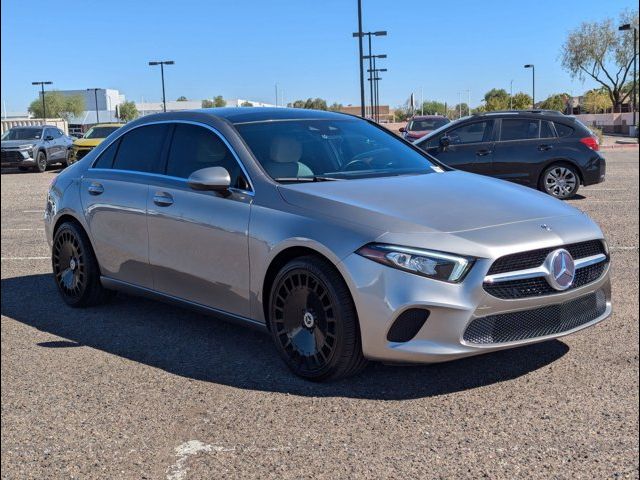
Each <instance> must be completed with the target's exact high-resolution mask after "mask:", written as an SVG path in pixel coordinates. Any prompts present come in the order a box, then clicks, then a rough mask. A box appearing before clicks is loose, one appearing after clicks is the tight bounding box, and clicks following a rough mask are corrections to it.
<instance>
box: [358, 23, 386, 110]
mask: <svg viewBox="0 0 640 480" xmlns="http://www.w3.org/2000/svg"><path fill="white" fill-rule="evenodd" d="M365 35H366V36H367V37H369V38H368V40H369V42H368V43H369V52H368V54H367V55H365V56H362V60H365V59H369V70H368V71H371V70H372V69H373V68H374V65H373V63H372V59H373V57H372V56H371V50H372V46H371V37H372V36H374V37H386V36H387V32H386V31H384V30H380V31H378V32H355V33H354V34H353V36H354V37H359V38H360V39H362V37H364V36H365ZM362 60H361V61H360V64H361V65H362ZM363 85H364V84H363ZM363 98H364V97H363ZM369 100H370V102H369V105H370V108H371V116H372V117H373V104H374V86H373V82H372V81H371V80H369ZM363 101H364V100H363ZM362 111H363V112H365V111H364V110H362ZM365 113H366V112H365Z"/></svg>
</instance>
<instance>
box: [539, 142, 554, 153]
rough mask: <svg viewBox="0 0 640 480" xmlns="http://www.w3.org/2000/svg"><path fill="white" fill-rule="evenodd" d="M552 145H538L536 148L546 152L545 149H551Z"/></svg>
mask: <svg viewBox="0 0 640 480" xmlns="http://www.w3.org/2000/svg"><path fill="white" fill-rule="evenodd" d="M552 148H553V147H552V146H551V145H546V144H545V145H540V146H538V150H540V151H541V152H546V151H547V150H551V149H552Z"/></svg>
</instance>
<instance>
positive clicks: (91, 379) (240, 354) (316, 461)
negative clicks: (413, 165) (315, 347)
mask: <svg viewBox="0 0 640 480" xmlns="http://www.w3.org/2000/svg"><path fill="white" fill-rule="evenodd" d="M606 156H607V158H608V161H609V163H608V171H607V181H606V182H605V183H603V184H600V185H595V186H592V187H588V188H583V189H582V190H581V191H580V194H581V195H580V196H579V197H578V198H576V199H574V200H571V201H570V203H571V204H573V205H575V206H576V207H578V208H580V209H582V210H584V211H585V212H586V213H588V214H589V215H590V216H591V217H593V218H594V219H595V220H596V221H597V222H599V223H600V225H601V226H602V228H603V230H604V231H605V233H606V235H607V237H608V240H609V244H610V246H611V250H612V256H613V299H614V315H613V316H612V317H611V318H610V319H609V320H607V321H606V322H604V323H602V324H600V325H598V326H596V327H594V328H591V329H588V330H586V331H583V332H580V333H578V334H576V335H573V336H570V337H565V338H563V339H562V340H560V341H551V342H547V343H544V344H538V345H534V346H531V347H526V348H521V349H516V350H511V351H507V352H500V353H497V354H490V355H485V356H482V357H477V358H472V359H468V360H462V361H457V362H452V363H448V364H441V365H432V366H415V367H398V366H387V365H381V364H372V365H370V366H369V367H368V368H367V369H366V370H365V372H364V373H363V374H361V375H360V376H358V377H356V378H353V379H349V380H345V381H342V382H339V383H333V384H322V385H316V384H311V383H307V382H304V381H302V380H299V379H297V378H296V377H293V376H292V375H291V374H290V373H289V372H288V371H287V369H286V368H285V367H284V365H283V363H282V362H281V361H280V359H279V358H278V357H277V354H276V351H275V349H274V348H273V347H272V345H271V342H270V339H269V338H268V337H267V336H264V335H262V334H260V333H258V332H253V331H249V330H245V329H243V328H242V327H239V326H236V325H232V324H227V323H224V322H221V321H217V320H216V319H212V318H210V317H205V316H202V315H199V314H194V313H192V312H189V311H185V310H181V309H179V308H175V307H171V306H167V305H163V304H160V303H153V302H151V301H147V300H142V299H137V298H133V297H126V296H122V295H120V296H118V297H117V298H116V300H115V301H114V302H112V303H111V304H109V305H106V306H103V307H99V308H94V309H88V310H72V309H70V308H68V307H66V306H65V305H64V304H63V303H62V301H61V300H60V298H59V297H58V295H57V292H56V290H55V286H54V283H53V279H52V277H51V267H50V262H49V251H48V247H47V245H46V242H45V240H44V233H43V230H42V220H41V219H42V210H43V207H44V201H45V192H46V189H47V187H48V185H49V182H50V181H51V179H52V178H53V176H54V175H55V172H54V171H51V172H47V173H44V174H35V173H27V174H18V173H11V172H5V173H3V175H2V178H1V181H2V185H1V186H2V249H1V251H2V375H1V377H2V385H1V386H2V390H1V397H2V478H7V479H9V478H11V479H15V478H127V479H128V478H132V479H133V478H136V479H137V478H150V479H151V478H153V479H162V478H168V479H174V480H175V479H194V478H221V477H225V478H227V477H229V478H266V477H270V476H271V477H275V478H328V479H333V478H347V477H348V478H461V477H473V478H481V477H486V478H515V477H520V478H638V150H625V151H617V152H611V153H606Z"/></svg>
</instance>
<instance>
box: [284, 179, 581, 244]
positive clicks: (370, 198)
mask: <svg viewBox="0 0 640 480" xmlns="http://www.w3.org/2000/svg"><path fill="white" fill-rule="evenodd" d="M278 188H279V191H280V193H281V195H282V197H283V198H284V200H285V201H286V202H287V203H289V204H291V205H294V206H296V207H299V208H302V209H305V210H311V211H314V212H316V213H317V214H318V215H327V216H331V217H334V218H339V219H341V220H343V221H346V222H349V223H358V224H361V225H366V226H368V227H371V228H375V229H376V230H378V231H381V232H403V233H411V232H416V233H418V232H421V233H426V232H428V233H432V232H441V233H458V232H465V231H470V230H476V229H483V228H488V227H495V226H499V225H507V224H513V223H517V222H526V221H531V220H544V219H548V218H552V217H561V216H569V215H578V214H579V215H582V213H581V212H580V211H579V210H577V209H575V208H573V207H571V206H569V205H568V204H565V203H564V202H561V201H559V200H556V199H554V198H552V197H550V196H548V195H545V194H542V193H540V192H538V191H536V190H533V189H530V188H527V187H522V186H518V185H514V184H511V183H507V182H505V181H502V180H496V179H492V178H489V177H483V176H480V175H474V174H470V173H465V172H460V171H449V172H444V173H432V174H425V175H410V176H409V175H405V176H396V177H382V178H370V179H359V180H345V181H329V182H315V183H299V184H291V185H280V186H279V187H278Z"/></svg>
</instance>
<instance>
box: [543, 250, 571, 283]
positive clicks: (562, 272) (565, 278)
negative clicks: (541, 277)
mask: <svg viewBox="0 0 640 480" xmlns="http://www.w3.org/2000/svg"><path fill="white" fill-rule="evenodd" d="M545 266H546V270H547V272H548V273H547V275H546V277H547V282H549V285H551V286H552V287H553V288H554V289H555V290H558V291H563V290H566V289H568V288H569V287H571V285H572V284H573V280H574V279H575V275H576V265H575V263H574V261H573V257H572V256H571V254H570V253H569V252H568V251H567V250H565V249H564V248H559V249H558V250H554V251H553V252H551V253H550V254H549V256H548V257H547V259H546V261H545Z"/></svg>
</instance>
